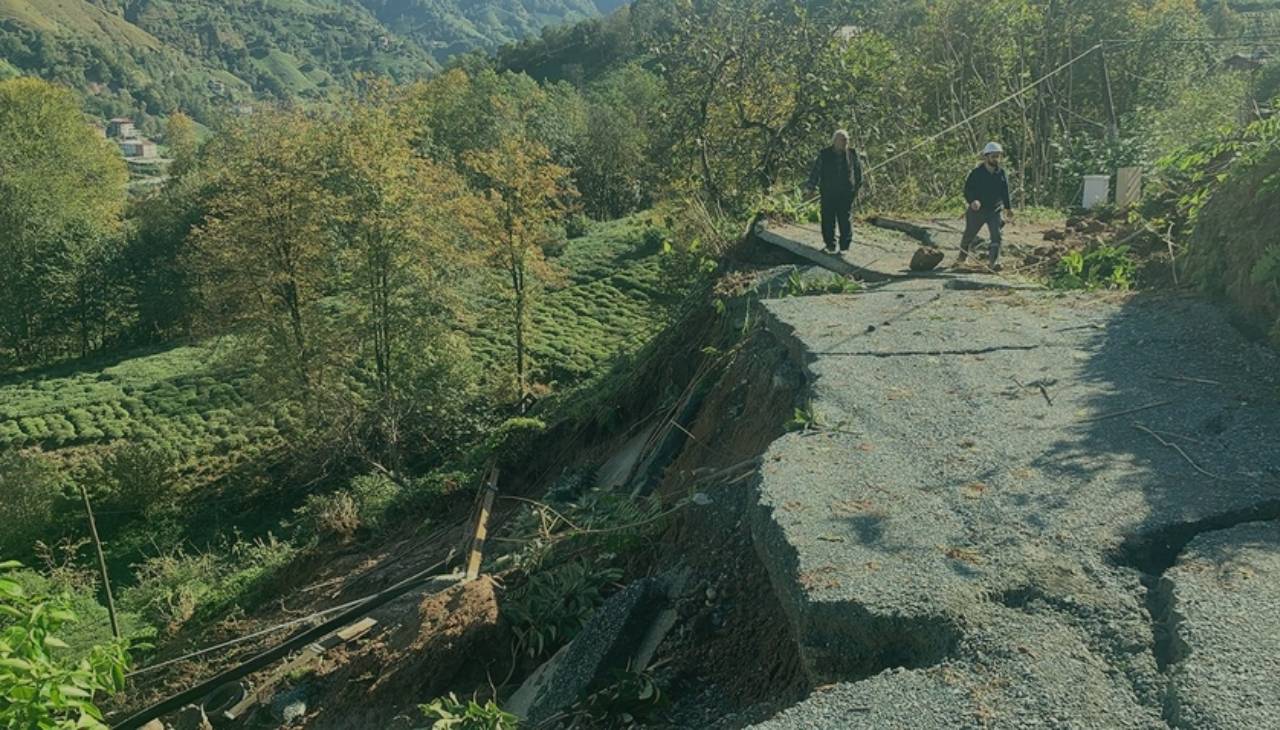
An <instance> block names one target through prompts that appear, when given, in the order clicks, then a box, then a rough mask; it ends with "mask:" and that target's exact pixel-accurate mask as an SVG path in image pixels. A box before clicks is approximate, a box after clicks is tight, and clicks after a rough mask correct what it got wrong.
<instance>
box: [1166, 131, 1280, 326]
mask: <svg viewBox="0 0 1280 730" xmlns="http://www.w3.org/2000/svg"><path fill="white" fill-rule="evenodd" d="M1276 180H1280V137H1269V138H1268V139H1267V140H1266V141H1265V142H1261V141H1260V142H1258V143H1255V144H1253V145H1251V146H1250V147H1249V148H1248V151H1247V152H1246V153H1243V154H1241V157H1240V158H1239V159H1238V160H1237V161H1236V162H1234V163H1233V164H1232V165H1231V167H1230V169H1229V170H1227V171H1226V172H1225V173H1222V174H1221V176H1220V178H1219V179H1218V180H1216V181H1215V182H1214V183H1213V184H1212V185H1209V186H1207V188H1208V190H1210V192H1209V193H1207V194H1206V195H1205V196H1204V198H1203V200H1202V202H1201V204H1200V207H1199V208H1198V210H1197V214H1196V216H1195V224H1194V225H1195V228H1194V229H1193V230H1192V232H1191V235H1190V238H1189V241H1188V245H1187V253H1186V256H1185V268H1186V271H1187V274H1188V276H1189V278H1190V279H1191V280H1192V281H1193V282H1195V283H1196V284H1197V285H1198V286H1199V287H1200V288H1201V289H1203V290H1205V291H1206V292H1208V293H1210V294H1212V295H1215V296H1221V297H1225V298H1226V299H1227V300H1228V301H1230V302H1231V303H1232V304H1234V305H1235V306H1236V307H1237V309H1238V310H1239V311H1240V312H1241V313H1242V314H1243V315H1244V317H1243V320H1244V321H1246V322H1249V323H1252V324H1253V325H1254V326H1256V327H1257V330H1258V333H1259V334H1265V335H1267V336H1268V337H1269V338H1270V339H1271V341H1272V342H1276V343H1280V246H1278V245H1277V244H1276V243H1275V233H1274V230H1275V226H1274V220H1273V219H1274V213H1273V211H1274V210H1275V206H1276V203H1277V199H1280V187H1278V186H1277V185H1276V184H1275V181H1276Z"/></svg>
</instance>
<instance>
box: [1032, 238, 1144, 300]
mask: <svg viewBox="0 0 1280 730" xmlns="http://www.w3.org/2000/svg"><path fill="white" fill-rule="evenodd" d="M1136 269H1137V266H1136V264H1135V263H1134V261H1133V258H1132V257H1131V256H1130V255H1129V247H1128V246H1108V245H1105V244H1102V245H1097V246H1092V247H1090V248H1087V249H1085V250H1084V251H1071V252H1069V253H1067V254H1066V255H1065V256H1063V257H1062V260H1061V261H1059V262H1058V268H1057V270H1056V271H1054V273H1053V277H1052V279H1051V280H1050V284H1051V285H1052V286H1053V288H1055V289H1087V290H1090V291H1092V290H1095V289H1119V290H1121V291H1128V290H1129V289H1131V288H1132V287H1133V277H1134V274H1135V272H1136Z"/></svg>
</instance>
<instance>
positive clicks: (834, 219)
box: [822, 193, 853, 251]
mask: <svg viewBox="0 0 1280 730" xmlns="http://www.w3.org/2000/svg"><path fill="white" fill-rule="evenodd" d="M837 226H839V228H840V250H841V251H848V250H849V246H850V245H851V244H852V243H853V194H852V193H850V194H839V195H824V196H822V242H823V243H824V244H826V246H827V248H831V247H832V246H833V245H834V244H835V242H836V227H837Z"/></svg>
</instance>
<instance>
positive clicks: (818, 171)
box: [809, 147, 862, 198]
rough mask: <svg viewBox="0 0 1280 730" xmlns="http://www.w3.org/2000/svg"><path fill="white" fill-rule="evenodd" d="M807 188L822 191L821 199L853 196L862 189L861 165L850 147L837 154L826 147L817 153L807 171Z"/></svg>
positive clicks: (831, 148) (834, 149)
mask: <svg viewBox="0 0 1280 730" xmlns="http://www.w3.org/2000/svg"><path fill="white" fill-rule="evenodd" d="M809 187H816V188H818V189H819V190H820V191H822V197H824V198H828V197H833V196H845V195H849V196H853V195H857V194H858V190H859V189H860V188H861V187H862V163H860V162H858V153H857V152H855V151H854V149H853V148H852V147H847V148H845V151H844V152H839V151H837V150H836V148H835V147H826V148H824V149H823V150H822V151H821V152H819V153H818V159H816V160H814V161H813V169H811V170H810V171H809Z"/></svg>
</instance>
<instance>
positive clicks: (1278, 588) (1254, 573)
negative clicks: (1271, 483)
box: [1165, 523, 1280, 730]
mask: <svg viewBox="0 0 1280 730" xmlns="http://www.w3.org/2000/svg"><path fill="white" fill-rule="evenodd" d="M1165 577H1166V578H1167V579H1168V585H1169V587H1170V588H1171V589H1172V591H1173V597H1174V604H1173V605H1174V610H1175V612H1176V614H1177V615H1178V617H1179V618H1180V621H1179V622H1178V623H1177V624H1176V631H1177V634H1178V639H1179V640H1180V641H1181V642H1183V643H1185V645H1186V646H1187V647H1189V648H1190V653H1189V654H1188V655H1187V656H1186V657H1185V658H1183V659H1182V661H1181V662H1179V663H1178V664H1176V665H1175V667H1174V669H1173V678H1174V682H1173V688H1172V702H1173V706H1174V712H1173V714H1172V720H1173V724H1174V725H1175V726H1177V727H1188V728H1204V729H1205V730H1209V729H1211V728H1246V727H1256V728H1263V727H1270V728H1274V727H1280V683H1278V682H1277V677H1280V609H1278V608H1277V607H1278V606H1280V524H1276V523H1254V524H1248V525H1242V526H1240V527H1237V528H1234V529H1230V530H1223V531H1219V532H1211V533H1207V534H1205V535H1201V536H1200V537H1197V538H1196V539H1195V540H1194V541H1192V542H1191V544H1190V545H1188V547H1187V550H1186V552H1184V553H1183V554H1182V556H1181V557H1180V558H1179V559H1178V563H1177V564H1176V565H1175V566H1174V567H1173V568H1171V569H1170V570H1169V572H1168V573H1166V574H1165Z"/></svg>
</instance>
